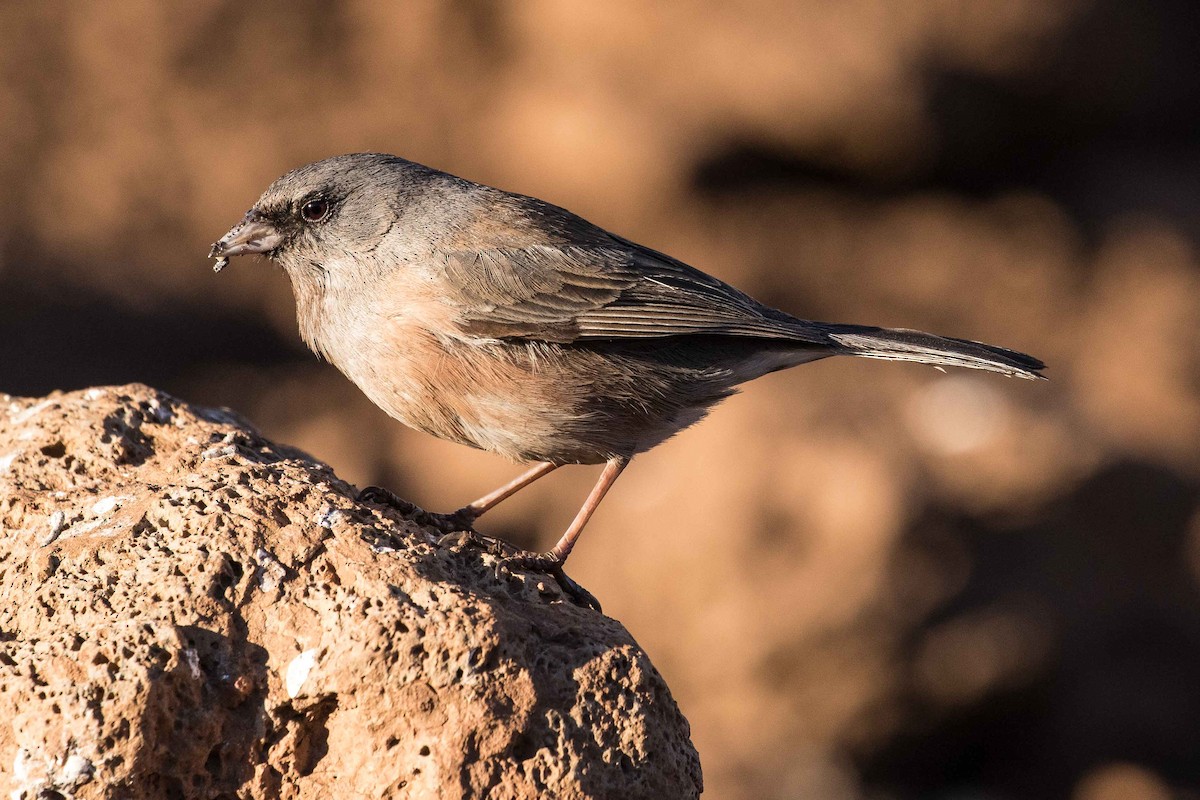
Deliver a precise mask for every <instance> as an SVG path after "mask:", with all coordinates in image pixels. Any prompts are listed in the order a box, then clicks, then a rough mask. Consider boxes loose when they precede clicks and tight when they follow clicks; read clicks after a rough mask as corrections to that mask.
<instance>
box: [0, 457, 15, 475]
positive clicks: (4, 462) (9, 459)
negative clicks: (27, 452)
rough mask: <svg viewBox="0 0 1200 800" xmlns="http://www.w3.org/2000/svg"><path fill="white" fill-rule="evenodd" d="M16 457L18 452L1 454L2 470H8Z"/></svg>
mask: <svg viewBox="0 0 1200 800" xmlns="http://www.w3.org/2000/svg"><path fill="white" fill-rule="evenodd" d="M16 459H17V454H16V453H6V454H4V455H2V456H0V472H7V471H8V468H9V467H11V466H12V463H13V462H14V461H16Z"/></svg>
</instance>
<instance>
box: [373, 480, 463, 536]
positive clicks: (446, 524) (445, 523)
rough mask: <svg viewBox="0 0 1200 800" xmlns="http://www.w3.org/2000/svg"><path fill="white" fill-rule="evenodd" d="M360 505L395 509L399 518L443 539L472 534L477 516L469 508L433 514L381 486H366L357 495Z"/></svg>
mask: <svg viewBox="0 0 1200 800" xmlns="http://www.w3.org/2000/svg"><path fill="white" fill-rule="evenodd" d="M358 500H359V502H360V503H376V504H378V505H382V506H387V507H388V508H392V509H395V510H396V511H398V512H399V513H400V516H402V517H404V518H405V519H407V520H411V521H413V522H415V523H417V524H418V525H420V526H422V527H425V528H433V529H434V530H435V531H438V532H439V533H441V534H442V535H443V537H445V536H446V535H449V534H452V533H474V532H475V529H474V528H473V527H472V526H473V525H474V524H475V519H476V517H477V516H478V515H477V514H475V513H473V512H472V511H471V510H470V509H469V508H460V509H459V510H458V511H455V512H453V513H451V514H435V513H433V512H431V511H426V510H425V509H423V508H421V507H420V506H418V505H417V504H416V503H411V502H409V501H408V500H405V499H404V498H403V497H400V496H399V495H397V494H396V493H395V492H393V491H391V490H389V489H384V488H383V487H382V486H368V487H367V488H365V489H363V490H362V491H360V492H359V493H358Z"/></svg>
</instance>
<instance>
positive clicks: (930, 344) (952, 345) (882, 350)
mask: <svg viewBox="0 0 1200 800" xmlns="http://www.w3.org/2000/svg"><path fill="white" fill-rule="evenodd" d="M825 331H826V333H827V334H828V335H829V338H830V339H831V340H832V341H833V342H835V343H836V346H837V348H838V352H840V353H842V354H844V355H852V356H861V357H863V358H879V359H883V360H885V361H916V362H918V363H921V364H933V365H934V366H939V367H943V366H944V367H967V368H969V369H983V370H988V371H989V372H999V373H1001V374H1003V375H1015V376H1016V377H1018V378H1028V379H1030V380H1037V379H1041V380H1045V376H1044V375H1042V374H1041V371H1042V370H1043V369H1045V368H1046V365H1045V364H1043V363H1042V362H1041V361H1039V360H1038V359H1036V358H1034V357H1033V356H1030V355H1026V354H1025V353H1018V352H1016V351H1015V350H1006V349H1004V348H1003V347H996V346H995V345H990V344H984V343H983V342H972V341H969V340H967V339H952V338H950V337H946V336H935V335H933V334H932V333H922V332H921V331H910V330H905V329H903V328H874V327H870V326H866V325H828V326H825Z"/></svg>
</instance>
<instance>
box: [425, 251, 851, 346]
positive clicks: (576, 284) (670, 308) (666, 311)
mask: <svg viewBox="0 0 1200 800" xmlns="http://www.w3.org/2000/svg"><path fill="white" fill-rule="evenodd" d="M446 270H447V277H448V279H449V280H450V281H451V282H452V283H453V285H456V286H460V287H463V291H462V293H461V295H460V299H459V302H458V306H459V307H458V312H459V317H458V319H459V325H460V328H461V329H462V330H463V332H464V333H467V334H470V335H476V336H486V337H492V338H527V339H543V340H546V341H554V342H573V341H577V340H586V339H625V338H639V339H640V338H648V337H663V336H683V335H689V334H724V335H730V336H753V337H762V338H773V339H791V340H800V341H812V342H813V343H822V344H823V343H825V342H827V341H828V339H827V338H825V337H824V336H822V335H820V334H819V333H818V332H817V331H815V330H809V329H806V328H805V326H804V323H802V322H801V321H800V320H797V319H795V318H793V317H790V316H788V315H787V314H784V313H783V312H781V311H776V310H774V309H771V308H768V307H767V306H764V305H762V304H761V303H758V302H757V301H755V300H753V299H752V298H750V297H749V296H748V295H746V294H743V293H742V292H740V291H738V290H737V289H734V288H733V287H732V286H729V285H728V284H725V283H723V282H722V281H719V280H717V279H716V278H713V277H712V276H710V275H706V274H704V273H703V272H700V271H699V270H696V269H693V268H692V267H689V266H687V265H686V264H683V263H681V262H678V261H676V260H674V259H672V258H670V257H669V256H665V255H663V254H661V253H657V252H655V251H652V250H648V249H646V248H642V247H640V246H638V245H634V244H632V243H629V242H625V241H623V240H619V239H613V240H612V245H611V246H589V247H580V246H563V247H552V246H547V245H536V246H532V247H524V248H496V249H490V250H484V251H478V252H470V253H461V252H458V253H452V254H450V255H449V257H448V258H447V259H446Z"/></svg>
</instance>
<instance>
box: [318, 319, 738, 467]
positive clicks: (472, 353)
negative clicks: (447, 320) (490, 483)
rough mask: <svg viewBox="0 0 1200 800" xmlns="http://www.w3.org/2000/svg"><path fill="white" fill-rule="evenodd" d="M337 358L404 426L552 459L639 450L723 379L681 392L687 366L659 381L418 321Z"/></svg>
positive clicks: (576, 355) (547, 347) (697, 406)
mask: <svg viewBox="0 0 1200 800" xmlns="http://www.w3.org/2000/svg"><path fill="white" fill-rule="evenodd" d="M392 341H393V342H395V339H393V340H392ZM338 366H339V367H340V368H342V370H343V372H345V373H346V375H347V376H348V377H349V378H350V379H351V380H353V381H354V382H355V383H356V384H357V385H358V386H359V387H360V388H361V389H362V390H363V392H364V393H365V394H366V395H367V397H368V398H370V399H371V400H372V401H373V402H374V403H375V404H376V405H378V406H379V407H381V408H382V409H383V410H384V411H386V412H387V413H388V414H390V415H391V416H393V417H395V418H396V419H398V420H400V421H401V422H403V423H405V424H406V425H408V426H410V427H412V428H416V429H417V430H421V431H424V432H426V433H430V434H432V435H434V436H437V437H439V438H442V439H448V440H450V441H453V442H458V443H460V444H467V445H471V446H473V447H477V448H480V449H483V450H488V451H490V452H494V453H498V454H500V455H503V456H506V457H508V458H510V459H512V460H514V461H551V462H554V463H560V464H570V463H575V464H594V463H600V462H603V461H606V460H608V459H609V458H612V457H614V456H632V455H634V454H636V453H638V452H642V451H644V450H647V449H649V448H651V447H653V446H655V445H656V444H659V443H660V442H662V441H663V440H664V439H667V438H669V437H670V436H671V435H672V434H674V433H675V432H677V431H679V430H681V429H683V428H685V427H687V426H688V425H690V424H692V423H693V422H695V421H697V420H699V419H700V418H702V417H703V416H704V414H705V412H706V410H707V408H708V406H710V405H711V404H712V403H715V402H716V401H717V400H719V399H720V398H721V397H723V396H725V395H726V394H728V385H729V382H726V384H724V385H721V386H718V387H716V388H713V387H706V388H705V389H704V390H703V391H691V392H690V391H689V390H690V389H691V388H692V385H693V384H694V383H696V382H695V381H690V380H687V378H688V376H676V377H677V380H676V381H675V383H674V384H673V385H664V384H663V382H662V380H661V376H657V377H658V380H657V381H656V380H655V377H656V376H653V375H651V374H649V373H647V374H640V373H639V370H638V369H637V367H636V365H634V366H633V367H631V366H630V365H628V364H621V365H616V364H614V361H613V360H612V358H611V357H609V356H606V355H605V354H602V353H597V352H595V351H593V350H591V349H587V348H572V347H570V346H562V345H557V344H551V343H545V342H496V341H480V342H462V341H453V340H452V341H445V340H440V339H438V338H436V337H434V336H432V335H429V334H425V333H422V332H419V331H410V332H409V335H407V336H406V337H405V338H404V345H403V346H402V347H401V346H389V347H358V348H356V349H355V351H354V356H353V357H352V358H349V359H346V360H344V362H343V363H338Z"/></svg>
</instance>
